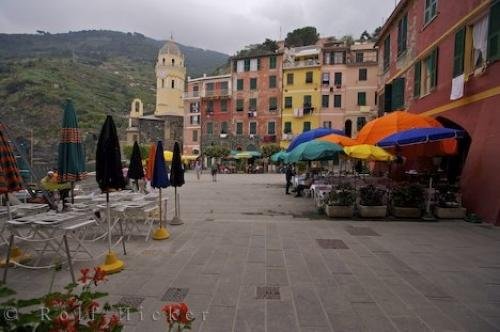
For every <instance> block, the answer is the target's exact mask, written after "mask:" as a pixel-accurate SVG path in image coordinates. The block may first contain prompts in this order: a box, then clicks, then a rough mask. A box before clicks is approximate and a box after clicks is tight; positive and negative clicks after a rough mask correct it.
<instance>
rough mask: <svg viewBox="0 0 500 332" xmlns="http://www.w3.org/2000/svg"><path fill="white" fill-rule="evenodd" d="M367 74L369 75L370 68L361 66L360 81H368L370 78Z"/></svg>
mask: <svg viewBox="0 0 500 332" xmlns="http://www.w3.org/2000/svg"><path fill="white" fill-rule="evenodd" d="M367 76H368V70H367V69H366V68H360V69H359V76H358V80H359V81H366V80H367V79H368V78H367Z"/></svg>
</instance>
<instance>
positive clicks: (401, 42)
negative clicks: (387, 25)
mask: <svg viewBox="0 0 500 332" xmlns="http://www.w3.org/2000/svg"><path fill="white" fill-rule="evenodd" d="M407 34H408V15H405V16H403V18H402V19H401V20H399V22H398V56H400V55H401V54H403V53H404V51H406V39H407Z"/></svg>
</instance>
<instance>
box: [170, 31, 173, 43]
mask: <svg viewBox="0 0 500 332" xmlns="http://www.w3.org/2000/svg"><path fill="white" fill-rule="evenodd" d="M170 40H172V41H173V40H174V33H173V32H172V31H170Z"/></svg>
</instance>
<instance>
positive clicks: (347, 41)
mask: <svg viewBox="0 0 500 332" xmlns="http://www.w3.org/2000/svg"><path fill="white" fill-rule="evenodd" d="M340 41H342V42H344V43H345V44H346V45H347V46H351V45H352V44H354V38H352V36H351V35H345V36H342V38H340Z"/></svg>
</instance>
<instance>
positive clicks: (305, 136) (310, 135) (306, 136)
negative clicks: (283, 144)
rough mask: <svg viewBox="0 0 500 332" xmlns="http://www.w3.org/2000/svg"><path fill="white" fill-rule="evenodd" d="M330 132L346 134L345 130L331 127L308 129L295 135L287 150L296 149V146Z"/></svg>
mask: <svg viewBox="0 0 500 332" xmlns="http://www.w3.org/2000/svg"><path fill="white" fill-rule="evenodd" d="M330 134H338V135H344V132H343V131H342V130H338V129H331V128H316V129H313V130H309V131H306V132H304V133H302V134H300V135H298V136H297V137H295V138H294V139H293V140H292V141H291V142H290V145H289V146H288V148H287V149H286V152H290V151H292V150H293V149H295V147H297V146H299V145H300V144H302V143H305V142H309V141H312V140H313V139H316V138H320V137H323V136H326V135H330Z"/></svg>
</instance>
